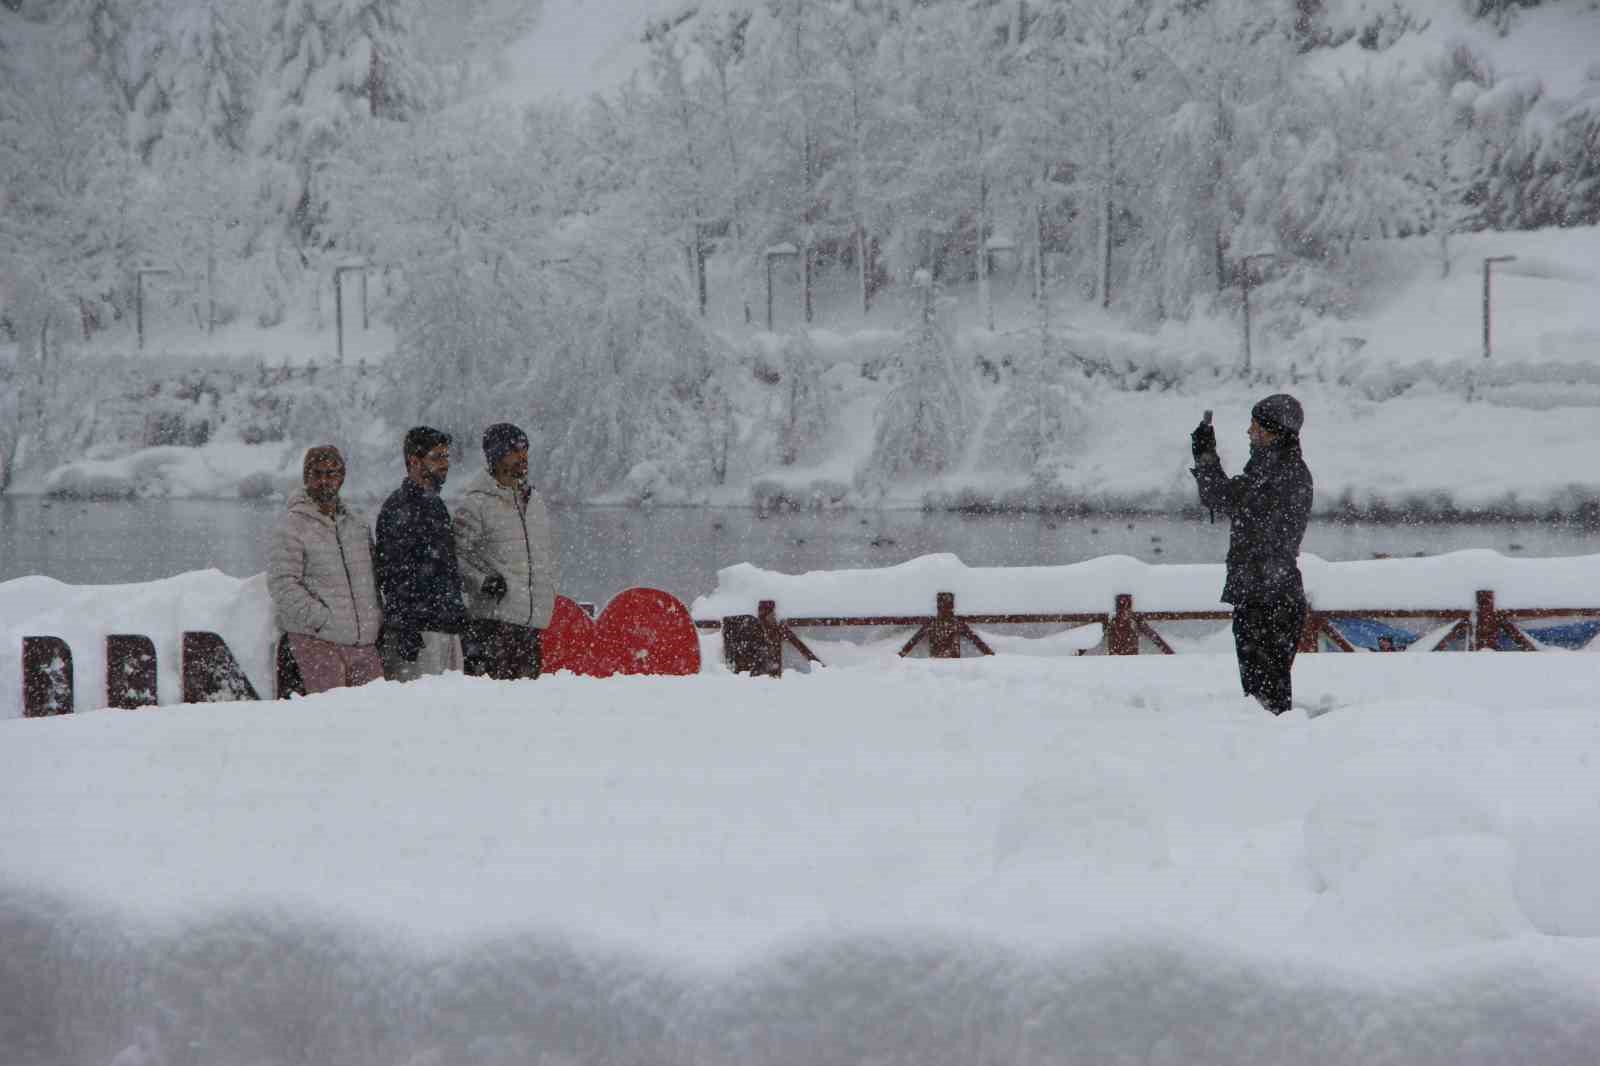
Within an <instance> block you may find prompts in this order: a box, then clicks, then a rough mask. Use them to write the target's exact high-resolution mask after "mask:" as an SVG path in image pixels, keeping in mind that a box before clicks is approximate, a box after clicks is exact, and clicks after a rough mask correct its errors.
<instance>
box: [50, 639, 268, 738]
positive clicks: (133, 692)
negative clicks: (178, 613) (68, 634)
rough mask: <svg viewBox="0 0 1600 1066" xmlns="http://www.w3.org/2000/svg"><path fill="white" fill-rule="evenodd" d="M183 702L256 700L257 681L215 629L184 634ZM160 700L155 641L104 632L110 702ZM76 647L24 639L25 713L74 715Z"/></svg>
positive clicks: (122, 705) (142, 704) (129, 705)
mask: <svg viewBox="0 0 1600 1066" xmlns="http://www.w3.org/2000/svg"><path fill="white" fill-rule="evenodd" d="M182 648H183V662H182V666H181V668H180V670H179V673H180V675H181V677H182V680H183V702H185V703H214V702H218V701H225V700H254V699H259V698H260V697H259V696H257V695H256V689H255V686H254V685H252V684H251V683H250V679H249V678H248V677H246V676H245V673H244V671H243V670H242V669H240V667H239V663H238V661H237V660H235V659H234V657H233V652H231V651H229V650H228V645H227V642H226V641H224V640H223V639H222V638H221V637H220V636H218V635H217V634H216V633H207V632H186V633H184V634H183V644H182ZM156 702H158V699H157V692H156V646H155V643H154V642H153V641H151V639H150V638H149V637H147V636H143V635H142V634H138V633H114V634H112V635H111V636H108V637H106V706H108V707H117V708H124V709H126V708H133V707H148V706H150V705H151V704H154V703H156ZM72 708H73V683H72V649H71V648H70V647H68V646H67V642H66V641H64V640H62V639H61V638H60V637H49V636H42V637H23V638H22V716H23V717H24V718H42V717H45V716H47V715H53V714H71V713H72Z"/></svg>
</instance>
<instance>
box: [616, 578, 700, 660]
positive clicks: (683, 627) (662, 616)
mask: <svg viewBox="0 0 1600 1066" xmlns="http://www.w3.org/2000/svg"><path fill="white" fill-rule="evenodd" d="M590 668H591V670H590V672H592V673H593V674H594V675H595V676H597V677H609V676H610V675H612V674H680V675H681V674H697V673H699V672H700V636H699V634H698V633H697V632H696V631H695V628H694V619H693V618H691V617H690V615H689V608H687V607H685V606H684V605H683V604H682V602H680V601H679V600H678V599H677V597H675V596H673V595H671V594H670V593H666V592H662V591H661V590H660V589H649V588H632V589H625V590H624V591H622V592H619V593H617V595H616V597H615V598H614V599H612V601H611V602H610V603H608V604H606V609H605V610H604V611H602V612H600V620H599V621H598V622H596V623H595V635H594V649H593V653H592V656H591V659H590Z"/></svg>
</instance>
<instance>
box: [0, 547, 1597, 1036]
mask: <svg viewBox="0 0 1600 1066" xmlns="http://www.w3.org/2000/svg"><path fill="white" fill-rule="evenodd" d="M1597 564H1600V556H1596V557H1589V558H1581V559H1567V560H1559V559H1556V560H1512V559H1505V558H1502V557H1500V556H1497V555H1494V554H1493V553H1488V552H1464V553H1457V554H1455V555H1451V556H1445V557H1440V558H1436V559H1424V560H1394V561H1391V562H1369V563H1354V564H1338V565H1335V564H1319V563H1318V562H1317V561H1316V560H1313V559H1307V560H1306V565H1307V567H1308V571H1307V572H1308V577H1309V579H1310V584H1311V586H1312V596H1313V598H1314V599H1318V600H1323V601H1326V603H1325V604H1324V605H1336V604H1342V603H1345V602H1354V601H1355V600H1363V602H1365V600H1364V599H1363V597H1365V598H1367V599H1373V598H1376V599H1374V602H1373V603H1372V604H1370V605H1371V606H1378V605H1381V603H1398V602H1400V600H1401V599H1402V598H1404V599H1405V601H1406V602H1408V603H1422V602H1427V603H1435V602H1437V603H1439V604H1441V605H1446V604H1455V603H1456V602H1457V601H1463V600H1467V599H1469V598H1470V595H1471V590H1472V589H1474V588H1476V587H1482V586H1483V585H1484V584H1488V585H1491V586H1492V587H1494V588H1496V589H1497V591H1498V592H1499V593H1500V602H1501V603H1502V605H1505V606H1527V605H1532V604H1543V605H1546V606H1551V605H1554V604H1553V602H1552V598H1558V599H1562V600H1563V603H1562V604H1561V605H1563V606H1576V605H1579V604H1578V603H1577V600H1580V599H1585V597H1587V600H1588V601H1593V599H1594V593H1593V590H1594V588H1595V587H1596V586H1595V583H1594V580H1593V571H1594V567H1595V566H1596V565H1597ZM1218 569H1219V568H1216V567H1146V566H1143V565H1142V564H1139V563H1136V562H1135V561H1133V560H1129V559H1122V558H1108V559H1102V560H1096V561H1095V562H1093V563H1087V564H1082V565H1080V566H1076V567H1063V568H1059V569H1058V570H1056V571H1053V572H1046V571H1043V570H1041V569H1037V568H1035V569H1030V570H1017V571H1007V570H995V571H969V570H965V568H962V567H961V566H960V564H959V562H957V561H956V560H954V559H952V558H949V557H933V558H929V559H924V560H918V561H916V562H915V563H912V564H906V565H905V566H901V567H895V568H890V569H886V570H883V571H876V572H870V571H866V572H855V573H842V574H828V573H816V574H811V575H805V576H798V575H791V576H785V575H776V574H771V573H767V572H763V571H759V570H755V569H754V568H751V567H748V566H740V567H733V568H730V569H729V570H727V571H725V572H724V574H723V578H722V582H721V585H720V587H719V589H718V590H717V591H716V592H715V593H714V594H712V595H711V596H709V597H706V598H705V600H704V602H702V603H699V604H697V605H696V610H697V613H702V614H712V613H716V612H718V611H721V610H729V609H737V608H740V607H743V608H744V609H748V605H747V604H746V603H745V600H746V598H747V597H749V596H753V595H766V594H773V595H779V596H780V597H781V598H782V599H783V600H784V602H785V603H788V604H791V605H793V606H794V607H796V608H802V609H807V610H818V609H831V610H836V611H842V612H846V613H851V612H854V611H858V610H863V609H868V610H875V611H881V610H885V609H895V610H900V609H909V610H917V609H918V607H919V605H921V604H924V603H926V602H927V600H928V599H929V595H928V594H929V590H930V588H932V587H933V586H939V587H945V586H949V587H951V588H956V589H957V590H958V594H959V595H960V597H961V599H960V601H959V602H961V603H962V604H964V605H966V606H967V607H968V608H969V609H978V608H985V609H994V608H995V607H996V606H998V605H999V600H996V602H995V603H990V602H986V601H985V600H984V598H983V597H984V594H983V592H982V591H981V589H984V588H986V589H988V590H989V596H990V598H991V599H995V598H996V597H998V598H999V599H1001V600H1004V604H1005V605H1007V606H1011V607H1014V608H1024V609H1039V608H1040V607H1041V606H1042V605H1044V604H1045V603H1046V602H1047V601H1048V602H1049V603H1062V604H1065V605H1067V606H1076V605H1077V603H1078V601H1079V600H1090V599H1096V598H1097V597H1098V596H1099V594H1100V593H1101V592H1104V591H1106V590H1107V589H1111V588H1116V589H1123V588H1126V589H1128V590H1131V591H1134V592H1136V594H1137V595H1138V597H1139V601H1140V602H1141V603H1143V604H1145V605H1146V606H1148V607H1152V608H1154V607H1174V606H1175V607H1185V608H1186V607H1190V606H1201V607H1212V606H1214V597H1215V592H1216V587H1217V584H1218V581H1219V579H1220V574H1219V573H1218ZM963 583H965V584H963ZM1052 585H1056V586H1057V587H1059V588H1060V589H1061V590H1062V591H1061V593H1060V595H1059V596H1055V597H1052V596H1050V595H1049V593H1048V590H1049V589H1050V587H1051V586H1052ZM1101 586H1104V587H1103V588H1102V587H1101ZM1585 590H1587V591H1585ZM808 597H809V598H808ZM264 600H265V597H264V592H263V589H262V582H261V579H260V578H259V577H258V578H253V579H250V580H248V581H239V580H236V579H233V578H229V577H226V576H224V575H221V574H217V573H215V572H210V573H196V574H188V575H183V576H181V577H178V578H173V579H169V580H166V581H161V582H154V583H151V584H148V585H134V586H102V587H73V586H65V585H61V584H60V583H57V582H53V581H50V580H49V579H46V578H25V579H21V580H18V581H12V582H7V583H4V584H0V629H3V630H4V632H5V647H3V648H0V656H3V666H4V669H3V670H0V673H3V674H5V675H6V680H5V681H4V684H3V689H4V690H5V691H8V692H13V693H14V692H16V691H18V689H19V687H20V686H19V685H18V683H17V678H16V674H15V673H14V671H15V664H16V659H15V658H14V654H15V652H16V650H17V646H18V643H19V638H20V635H21V634H24V633H30V632H46V633H55V634H58V635H62V636H64V637H66V638H67V639H68V641H69V643H71V644H72V645H73V647H74V651H75V655H76V658H77V659H78V664H77V665H78V668H79V670H78V685H79V692H80V696H84V697H85V702H83V703H80V708H88V707H93V706H95V703H94V699H95V697H94V692H96V691H100V690H101V689H100V688H99V686H100V684H101V682H102V681H103V678H101V677H100V675H98V674H97V673H96V670H97V667H95V666H94V665H93V659H94V658H95V657H96V655H97V653H98V651H99V644H98V642H99V641H100V640H103V637H104V635H105V634H107V633H111V632H128V631H130V630H131V631H134V632H146V633H150V634H152V635H153V636H154V637H155V639H156V644H157V649H158V654H159V655H160V656H161V657H162V661H163V666H164V671H163V673H162V685H163V691H164V693H166V694H167V695H165V696H164V697H163V698H170V693H171V692H173V691H175V688H174V684H175V676H174V669H175V665H176V660H175V657H174V656H175V648H174V646H173V645H174V640H175V635H176V632H177V631H178V630H179V629H182V628H212V629H215V630H217V631H219V632H222V633H223V634H224V635H225V636H226V637H227V638H228V640H229V642H230V644H231V645H232V647H233V648H234V651H235V654H236V655H238V656H239V657H240V659H241V661H242V662H243V665H244V666H245V668H246V669H247V670H249V671H251V672H253V673H254V672H256V671H260V670H263V669H264V668H265V642H266V639H267V637H268V633H269V629H268V628H267V626H266V623H265V621H264V617H263V612H264V607H265V603H264ZM1567 601H1571V602H1567ZM923 609H925V608H923ZM1067 636H1068V638H1069V639H1063V638H1061V637H1044V638H1039V639H1028V638H1025V637H1007V638H1005V641H1004V643H1003V644H1002V646H1001V654H999V655H997V656H996V657H994V658H985V659H976V658H967V659H963V660H960V661H936V660H928V659H898V658H896V657H895V656H894V654H893V647H894V645H895V644H897V643H898V642H897V641H891V642H879V643H876V644H874V643H872V642H869V643H868V644H867V645H864V646H863V645H847V644H843V643H838V644H834V643H830V642H824V641H817V642H816V646H817V647H818V648H819V649H820V650H821V653H822V656H823V658H824V659H825V660H827V661H830V662H833V663H835V664H837V665H833V666H830V667H828V668H827V669H821V670H815V671H812V672H810V673H790V674H788V675H786V676H785V677H784V678H783V679H781V680H771V679H764V680H753V679H749V678H744V677H738V676H733V675H730V674H728V673H727V671H726V670H725V669H724V668H723V667H722V665H721V663H720V648H719V647H718V646H717V638H716V637H715V636H714V635H708V636H707V637H706V638H705V651H706V657H705V660H706V665H705V667H704V669H703V671H702V673H701V674H700V675H699V676H696V677H688V678H612V679H606V680H595V679H591V678H579V677H574V676H572V675H568V674H559V675H554V676H550V677H546V678H544V679H541V680H540V681H537V682H524V683H497V682H491V681H487V680H482V679H476V678H464V677H461V676H459V675H452V676H446V677H442V678H432V679H427V680H424V681H421V682H417V683H414V684H411V685H405V686H402V685H396V684H392V683H389V682H379V683H376V684H374V685H372V686H370V687H367V688H364V689H359V690H347V691H340V692H334V693H329V694H326V695H322V696H317V697H312V698H309V699H296V700H293V701H291V702H286V703H285V702H271V703H230V704H208V705H192V706H167V707H161V708H150V709H146V710H142V711H88V710H85V711H83V713H78V714H74V715H70V716H64V717H59V718H50V719H11V720H7V721H0V810H4V811H5V812H6V816H5V817H4V818H3V819H0V942H3V943H4V944H5V946H6V950H5V951H4V952H0V1047H4V1048H5V1049H6V1055H5V1057H4V1058H5V1061H6V1062H7V1063H15V1064H18V1066H45V1064H50V1066H56V1064H62V1063H74V1064H77V1063H82V1064H92V1066H107V1064H113V1066H132V1064H135V1063H140V1064H155V1063H160V1064H189V1063H195V1064H198V1063H219V1062H251V1063H261V1064H276V1063H285V1064H288V1063H309V1062H316V1063H322V1062H341V1063H349V1064H352V1066H361V1064H368V1063H371V1064H379V1063H382V1064H396V1063H398V1064H403V1066H446V1064H455V1063H493V1064H499V1063H504V1064H506V1066H511V1064H513V1063H516V1064H525V1063H529V1062H543V1063H587V1062H599V1061H604V1062H614V1063H639V1064H644V1063H654V1064H658V1066H659V1064H661V1063H679V1062H681V1063H685V1064H688V1063H691V1062H692V1063H700V1064H704V1063H708V1062H710V1063H726V1064H728V1066H734V1064H747V1063H755V1062H759V1063H794V1064H796V1066H800V1064H802V1063H804V1064H814V1063H817V1062H835V1061H837V1062H860V1061H866V1060H871V1061H875V1062H917V1063H931V1064H935V1066H938V1064H945V1063H948V1064H950V1066H968V1064H970V1063H973V1062H977V1061H987V1062H1002V1063H1016V1062H1062V1063H1074V1062H1081V1063H1104V1062H1111V1061H1117V1062H1141V1063H1178V1062H1181V1063H1186V1064H1206V1063H1217V1064H1224V1063H1225V1064H1229V1066H1248V1064H1254V1063H1262V1064H1266V1063H1273V1064H1277V1063H1284V1062H1300V1061H1314V1062H1319V1063H1361V1064H1371V1063H1383V1062H1392V1063H1404V1064H1407V1066H1417V1064H1425V1063H1439V1064H1447V1063H1448V1064H1451V1066H1460V1064H1462V1063H1484V1064H1488V1063H1503V1062H1508V1061H1527V1062H1539V1063H1541V1064H1564V1063H1572V1064H1577V1063H1585V1062H1592V1061H1593V1049H1594V1047H1595V1046H1596V1042H1597V1041H1600V896H1597V895H1596V894H1595V893H1594V891H1593V884H1594V879H1595V878H1596V877H1597V876H1600V843H1597V842H1600V780H1597V778H1596V777H1595V774H1594V771H1593V766H1594V763H1595V762H1596V761H1597V760H1600V719H1597V718H1596V717H1595V714H1594V708H1595V706H1596V705H1597V697H1600V655H1597V654H1595V653H1594V651H1593V650H1591V651H1588V652H1581V653H1569V652H1559V651H1552V652H1544V653H1538V654H1495V653H1484V654H1453V653H1441V654H1408V655H1372V654H1361V653H1358V654H1349V655H1340V654H1320V655H1306V656H1302V657H1301V659H1300V660H1299V662H1298V663H1297V665H1296V669H1295V683H1296V692H1297V698H1298V699H1299V700H1300V701H1301V702H1302V703H1305V704H1307V705H1309V706H1310V708H1311V711H1310V712H1309V713H1308V711H1306V710H1296V711H1294V712H1292V713H1290V714H1289V715H1286V716H1284V717H1282V718H1277V719H1274V718H1272V717H1270V716H1268V715H1266V714H1264V713H1263V712H1262V711H1261V710H1260V709H1259V708H1258V707H1257V706H1256V705H1255V704H1254V702H1252V701H1247V700H1245V699H1243V698H1242V697H1240V696H1239V695H1238V694H1237V687H1236V685H1237V682H1236V680H1235V674H1234V664H1233V659H1232V656H1231V654H1229V653H1228V652H1227V637H1226V632H1225V630H1220V629H1219V630H1218V631H1217V632H1216V633H1215V634H1214V635H1213V636H1212V637H1211V638H1207V639H1204V640H1199V641H1196V642H1193V643H1192V644H1190V645H1188V646H1186V650H1189V651H1190V652H1191V653H1190V654H1184V655H1177V656H1170V657H1168V656H1142V657H1139V658H1136V659H1126V658H1113V657H1107V656H1096V655H1089V656H1081V655H1077V654H1075V652H1076V651H1077V648H1076V647H1075V646H1074V645H1075V643H1081V642H1075V641H1073V640H1072V639H1070V637H1071V635H1070V634H1068V635H1067ZM997 643H999V642H998V641H997ZM1327 708H1331V709H1327Z"/></svg>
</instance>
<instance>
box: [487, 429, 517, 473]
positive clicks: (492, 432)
mask: <svg viewBox="0 0 1600 1066" xmlns="http://www.w3.org/2000/svg"><path fill="white" fill-rule="evenodd" d="M527 446H528V435H527V434H526V433H524V432H522V430H521V429H519V428H517V427H516V426H514V425H512V424H511V423H510V422H496V423H495V424H494V425H492V426H490V427H489V428H488V429H486V430H484V431H483V457H484V459H485V460H486V461H487V462H488V464H489V469H490V470H493V469H494V468H495V467H496V466H498V465H499V463H500V460H502V459H504V458H505V457H506V456H507V455H509V454H510V453H512V452H514V451H516V450H517V449H518V448H526V447H527Z"/></svg>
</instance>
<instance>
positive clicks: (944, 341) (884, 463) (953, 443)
mask: <svg viewBox="0 0 1600 1066" xmlns="http://www.w3.org/2000/svg"><path fill="white" fill-rule="evenodd" d="M919 282H920V283H922V284H925V285H929V286H931V285H932V284H933V281H932V279H931V278H929V277H927V275H926V272H924V273H923V275H922V276H921V277H920V278H919ZM932 304H933V300H932V299H931V294H930V299H929V302H928V306H929V308H930V309H929V310H926V311H925V312H924V313H923V316H922V319H921V321H920V322H918V323H917V325H916V326H914V327H913V328H912V329H911V330H909V331H908V333H907V337H906V341H905V343H904V345H903V347H902V348H901V350H900V352H899V353H898V358H897V362H898V364H899V366H900V368H901V369H900V373H901V374H902V375H903V377H902V379H901V381H900V383H899V384H898V385H896V386H895V387H894V388H893V389H892V390H891V391H890V392H889V394H888V395H887V396H885V397H884V400H883V403H882V404H881V405H880V406H879V408H878V411H877V419H876V420H877V425H876V428H875V430H874V433H873V440H872V451H871V453H870V454H869V455H868V457H867V459H866V461H865V462H864V463H863V465H862V466H861V468H860V469H859V470H857V472H856V482H857V484H858V485H860V486H861V487H862V488H864V489H868V490H872V489H876V490H879V491H883V490H886V489H887V488H889V487H890V486H891V485H893V484H895V483H897V482H901V481H904V480H906V479H908V478H917V477H927V476H930V475H935V474H940V473H943V472H945V471H947V470H949V469H951V468H952V467H954V466H955V465H956V464H957V463H958V462H959V461H960V460H961V458H962V456H963V455H965V454H966V451H967V443H968V442H967V433H968V431H969V429H970V428H971V424H972V411H973V407H974V404H973V400H972V384H971V381H970V380H969V379H968V378H967V377H966V375H964V374H963V373H962V371H961V370H960V368H959V367H958V366H957V364H956V358H955V341H954V338H953V337H952V336H951V334H950V332H949V330H948V329H947V328H946V327H945V326H944V325H943V324H942V323H941V321H940V318H939V316H938V315H936V314H934V313H932V311H931V306H932Z"/></svg>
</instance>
